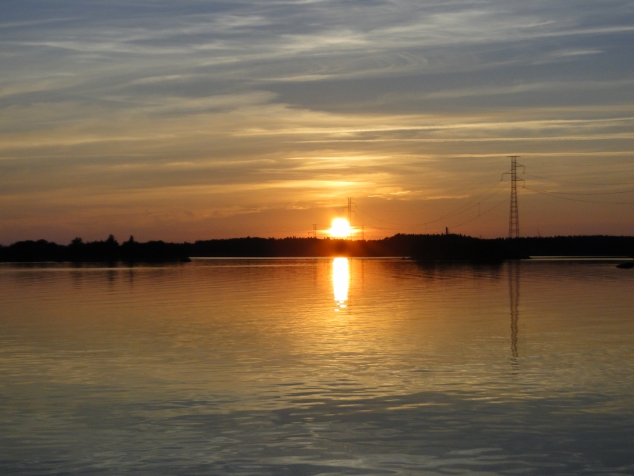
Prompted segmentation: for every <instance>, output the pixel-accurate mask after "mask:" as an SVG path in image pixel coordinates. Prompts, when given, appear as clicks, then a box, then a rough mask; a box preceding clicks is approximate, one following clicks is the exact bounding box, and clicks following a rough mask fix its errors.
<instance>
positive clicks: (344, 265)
mask: <svg viewBox="0 0 634 476" xmlns="http://www.w3.org/2000/svg"><path fill="white" fill-rule="evenodd" d="M332 286H333V289H334V294H335V311H339V310H340V309H345V308H346V307H347V305H346V301H348V287H349V286H350V263H349V262H348V258H335V259H334V260H333V261H332Z"/></svg>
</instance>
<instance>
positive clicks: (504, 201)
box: [450, 197, 509, 228]
mask: <svg viewBox="0 0 634 476" xmlns="http://www.w3.org/2000/svg"><path fill="white" fill-rule="evenodd" d="M508 199H509V197H506V198H505V199H504V200H502V201H501V202H499V203H496V204H495V205H493V206H492V207H491V208H487V209H486V210H485V211H484V212H482V213H480V214H479V215H478V216H476V217H473V218H470V219H468V220H465V221H463V222H462V223H458V224H457V225H452V226H451V227H450V228H458V227H459V226H462V225H464V224H466V223H469V222H471V221H474V220H477V219H478V218H480V217H481V216H484V215H486V214H487V213H489V212H490V211H491V210H493V209H495V208H497V207H499V206H500V205H502V204H503V203H506V202H507V201H508Z"/></svg>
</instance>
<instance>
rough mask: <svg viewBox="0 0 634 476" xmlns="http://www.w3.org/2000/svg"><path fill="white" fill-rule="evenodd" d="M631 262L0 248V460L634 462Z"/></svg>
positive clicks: (276, 466)
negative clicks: (100, 260) (22, 256)
mask: <svg viewBox="0 0 634 476" xmlns="http://www.w3.org/2000/svg"><path fill="white" fill-rule="evenodd" d="M633 296H634V272H633V271H632V270H619V269H616V268H615V266H614V263H611V262H593V263H590V262H572V263H571V262H548V261H547V262H543V261H542V262H526V261H524V262H521V263H511V264H505V265H503V266H501V267H476V268H474V267H470V266H437V267H421V266H418V265H416V264H414V263H412V262H409V261H403V260H355V259H352V260H349V261H347V260H343V259H339V260H336V261H333V260H196V261H194V262H192V263H188V264H184V265H174V266H166V267H135V268H124V267H121V268H98V267H79V268H73V267H68V266H64V265H61V266H60V265H38V266H9V265H1V266H0V474H2V475H4V474H7V475H56V474H81V475H83V474H106V475H120V474H123V475H125V474H139V475H163V474H165V475H190V474H210V475H215V474H218V475H221V474H235V475H242V474H244V475H335V474H380V475H396V474H398V475H410V474H411V475H413V474H429V475H434V474H438V475H440V474H442V475H446V474H475V475H493V474H508V475H511V474H529V475H530V474H539V475H542V474H553V475H555V474H556V475H566V474H611V475H617V474H618V475H620V474H634V351H633V345H634V310H633V304H634V297H633Z"/></svg>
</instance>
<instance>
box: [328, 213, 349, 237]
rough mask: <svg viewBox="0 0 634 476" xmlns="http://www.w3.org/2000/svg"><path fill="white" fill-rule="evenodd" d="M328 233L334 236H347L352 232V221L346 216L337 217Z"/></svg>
mask: <svg viewBox="0 0 634 476" xmlns="http://www.w3.org/2000/svg"><path fill="white" fill-rule="evenodd" d="M328 233H330V236H332V237H333V238H347V237H349V236H350V234H351V233H352V228H350V223H348V220H346V219H345V218H335V219H334V220H333V221H332V225H331V227H330V230H328Z"/></svg>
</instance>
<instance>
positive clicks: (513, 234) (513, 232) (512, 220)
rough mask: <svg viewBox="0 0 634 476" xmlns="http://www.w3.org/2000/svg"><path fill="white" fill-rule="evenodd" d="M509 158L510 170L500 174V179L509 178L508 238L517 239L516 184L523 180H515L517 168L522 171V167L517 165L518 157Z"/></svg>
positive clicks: (518, 220)
mask: <svg viewBox="0 0 634 476" xmlns="http://www.w3.org/2000/svg"><path fill="white" fill-rule="evenodd" d="M509 158H510V159H511V170H510V171H508V172H504V173H503V174H502V177H504V176H505V175H507V174H508V175H510V176H511V212H510V215H509V238H519V237H520V218H519V213H518V209H517V182H518V181H520V182H523V181H524V179H521V178H517V168H518V167H522V169H524V166H523V165H522V164H518V163H517V159H518V158H519V155H509Z"/></svg>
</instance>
